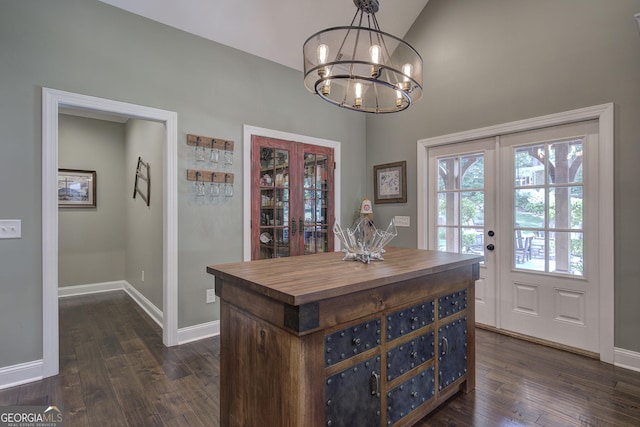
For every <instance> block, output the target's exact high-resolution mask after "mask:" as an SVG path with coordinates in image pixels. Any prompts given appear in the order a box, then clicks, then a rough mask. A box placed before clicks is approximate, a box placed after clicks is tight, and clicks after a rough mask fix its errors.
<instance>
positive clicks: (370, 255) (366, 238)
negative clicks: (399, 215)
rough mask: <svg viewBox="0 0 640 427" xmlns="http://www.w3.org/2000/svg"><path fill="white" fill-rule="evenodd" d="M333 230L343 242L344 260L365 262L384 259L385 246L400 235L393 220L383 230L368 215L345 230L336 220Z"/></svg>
mask: <svg viewBox="0 0 640 427" xmlns="http://www.w3.org/2000/svg"><path fill="white" fill-rule="evenodd" d="M333 232H334V233H335V235H336V237H337V238H338V239H339V240H340V242H341V243H342V252H344V253H345V256H344V258H343V260H345V261H347V260H355V261H361V262H363V263H365V264H369V262H371V261H383V260H384V258H383V257H382V254H383V253H384V252H385V250H384V247H385V246H386V245H387V243H389V242H390V241H391V240H392V239H393V238H394V237H396V236H397V235H398V231H397V230H396V226H395V224H394V222H393V220H391V222H390V223H389V226H388V227H387V229H386V230H385V231H383V230H379V229H377V228H376V227H375V225H374V224H373V222H372V221H371V220H370V219H369V218H367V217H361V218H360V219H359V220H358V221H356V222H355V223H354V224H353V225H352V226H351V228H347V229H345V230H343V229H342V227H340V224H338V223H337V222H336V223H335V224H334V226H333Z"/></svg>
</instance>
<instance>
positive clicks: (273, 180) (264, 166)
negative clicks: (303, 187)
mask: <svg viewBox="0 0 640 427" xmlns="http://www.w3.org/2000/svg"><path fill="white" fill-rule="evenodd" d="M289 193H290V192H289V151H288V150H282V149H276V148H271V147H261V148H260V258H261V259H264V258H280V257H286V256H289V253H290V241H289V210H290V206H289V200H290V194H289Z"/></svg>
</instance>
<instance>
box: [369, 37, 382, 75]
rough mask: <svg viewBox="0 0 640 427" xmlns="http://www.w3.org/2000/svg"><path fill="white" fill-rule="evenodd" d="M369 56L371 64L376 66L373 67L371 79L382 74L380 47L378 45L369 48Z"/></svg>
mask: <svg viewBox="0 0 640 427" xmlns="http://www.w3.org/2000/svg"><path fill="white" fill-rule="evenodd" d="M369 56H370V57H371V62H373V63H374V65H372V66H371V77H378V75H379V74H380V65H378V64H380V46H378V45H377V44H374V45H371V47H370V48H369Z"/></svg>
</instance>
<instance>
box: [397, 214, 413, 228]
mask: <svg viewBox="0 0 640 427" xmlns="http://www.w3.org/2000/svg"><path fill="white" fill-rule="evenodd" d="M393 222H394V224H395V225H396V227H410V226H411V217H410V216H400V215H396V216H395V217H394V219H393Z"/></svg>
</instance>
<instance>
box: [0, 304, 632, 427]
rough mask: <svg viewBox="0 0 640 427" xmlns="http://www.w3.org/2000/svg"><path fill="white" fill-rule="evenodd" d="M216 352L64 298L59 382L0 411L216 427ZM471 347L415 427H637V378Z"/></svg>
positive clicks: (499, 344)
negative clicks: (450, 389) (469, 368)
mask: <svg viewBox="0 0 640 427" xmlns="http://www.w3.org/2000/svg"><path fill="white" fill-rule="evenodd" d="M219 346H220V341H219V339H218V338H217V337H216V338H210V339H204V340H201V341H197V342H194V343H189V344H184V345H181V346H177V347H174V348H165V347H163V345H162V335H161V330H160V328H159V327H158V326H157V325H156V324H155V323H153V322H152V321H151V320H150V319H149V318H148V316H147V315H146V314H145V313H144V312H143V311H142V310H141V309H140V308H139V307H138V306H137V305H136V304H135V303H134V302H133V301H132V300H131V299H130V298H129V297H128V296H127V295H126V294H125V293H124V292H109V293H103V294H94V295H87V296H80V297H70V298H63V299H61V300H60V375H58V376H55V377H51V378H47V379H44V380H42V381H37V382H33V383H30V384H25V385H22V386H19V387H13V388H10V389H5V390H0V406H7V405H49V404H52V405H58V406H62V407H63V410H64V416H65V419H64V421H65V426H68V427H74V426H127V425H128V426H154V425H158V426H163V425H168V426H171V425H175V426H190V425H196V426H218V425H219V407H218V390H219V370H220V365H219V362H220V361H219ZM476 347H477V378H476V382H477V388H476V390H475V391H474V392H472V393H469V394H466V395H465V394H458V395H456V396H454V398H452V399H451V400H450V401H448V402H447V403H446V404H445V405H444V406H443V407H441V408H440V409H439V410H437V411H436V412H434V413H432V414H431V415H430V416H428V417H427V418H425V419H423V420H422V421H420V422H419V423H418V424H417V426H421V427H424V426H519V425H526V426H554V427H555V426H640V373H638V372H633V371H628V370H625V369H621V368H616V367H614V366H611V365H607V364H604V363H601V362H599V361H596V360H592V359H589V358H586V357H583V356H578V355H574V354H570V353H566V352H563V351H560V350H555V349H550V348H547V347H543V346H540V345H537V344H532V343H528V342H524V341H520V340H518V339H515V338H511V337H506V336H502V335H499V334H496V333H493V332H488V331H484V330H478V332H477V345H476ZM265 398H267V397H266V396H265ZM264 427H277V426H271V425H270V424H269V422H268V420H265V424H264ZM301 427H304V426H301Z"/></svg>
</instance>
